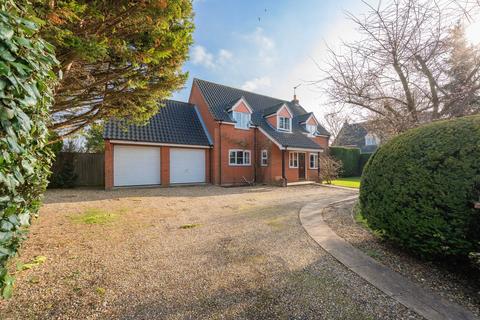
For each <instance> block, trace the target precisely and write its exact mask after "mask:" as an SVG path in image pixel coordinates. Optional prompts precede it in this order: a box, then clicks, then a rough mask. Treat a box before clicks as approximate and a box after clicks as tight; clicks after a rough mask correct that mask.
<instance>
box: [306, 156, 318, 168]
mask: <svg viewBox="0 0 480 320" xmlns="http://www.w3.org/2000/svg"><path fill="white" fill-rule="evenodd" d="M312 156H313V158H314V160H313V164H314V166H313V167H312ZM308 162H309V164H310V169H318V154H316V153H310V156H309V158H308Z"/></svg>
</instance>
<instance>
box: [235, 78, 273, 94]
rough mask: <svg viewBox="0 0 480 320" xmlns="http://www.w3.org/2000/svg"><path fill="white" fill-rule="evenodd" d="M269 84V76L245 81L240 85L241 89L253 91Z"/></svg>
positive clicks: (270, 82)
mask: <svg viewBox="0 0 480 320" xmlns="http://www.w3.org/2000/svg"><path fill="white" fill-rule="evenodd" d="M271 85H272V81H271V80H270V78H269V77H260V78H254V79H252V80H248V81H245V83H244V84H243V85H242V89H243V90H247V91H255V90H258V89H262V88H268V87H270V86H271Z"/></svg>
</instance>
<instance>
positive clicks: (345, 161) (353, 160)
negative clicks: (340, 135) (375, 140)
mask: <svg viewBox="0 0 480 320" xmlns="http://www.w3.org/2000/svg"><path fill="white" fill-rule="evenodd" d="M330 155H331V156H332V157H333V158H335V159H336V160H337V161H340V162H341V163H342V172H341V174H340V176H341V177H356V176H358V175H360V174H359V170H358V168H359V167H358V165H359V163H360V149H358V148H346V147H330Z"/></svg>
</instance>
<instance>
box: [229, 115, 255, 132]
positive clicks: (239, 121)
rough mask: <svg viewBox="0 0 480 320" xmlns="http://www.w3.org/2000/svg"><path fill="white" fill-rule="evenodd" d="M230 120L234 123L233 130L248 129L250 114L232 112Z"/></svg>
mask: <svg viewBox="0 0 480 320" xmlns="http://www.w3.org/2000/svg"><path fill="white" fill-rule="evenodd" d="M232 118H233V120H234V121H235V128H238V129H248V128H249V127H250V121H251V116H250V113H246V112H236V111H233V112H232Z"/></svg>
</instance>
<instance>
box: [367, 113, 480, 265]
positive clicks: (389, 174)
mask: <svg viewBox="0 0 480 320" xmlns="http://www.w3.org/2000/svg"><path fill="white" fill-rule="evenodd" d="M479 159H480V116H472V117H465V118H460V119H455V120H449V121H440V122H436V123H433V124H429V125H425V126H423V127H420V128H416V129H413V130H410V131H408V132H406V133H404V134H402V135H400V136H397V137H395V138H393V139H392V140H391V141H389V142H387V143H386V144H384V145H383V146H381V147H380V148H379V150H378V151H377V152H376V153H375V154H374V155H373V156H372V158H371V159H370V161H369V162H368V163H367V166H366V167H365V170H364V172H363V177H362V184H361V188H360V209H361V212H362V215H363V216H364V217H365V218H366V219H367V221H368V224H369V226H370V227H371V228H373V229H375V230H378V231H379V232H380V233H381V234H383V235H384V236H385V237H386V238H387V239H390V240H392V241H393V242H395V243H397V244H398V245H399V246H401V247H404V248H407V249H409V250H411V251H413V252H415V253H417V254H418V255H420V256H423V257H429V258H447V257H450V258H453V257H454V258H466V257H468V255H469V254H470V253H472V255H474V254H475V253H478V252H480V210H478V209H474V206H473V202H474V201H479V197H480V160H479Z"/></svg>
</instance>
